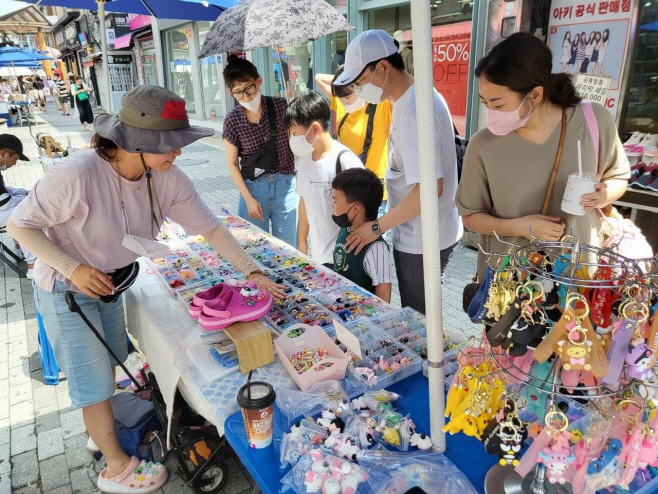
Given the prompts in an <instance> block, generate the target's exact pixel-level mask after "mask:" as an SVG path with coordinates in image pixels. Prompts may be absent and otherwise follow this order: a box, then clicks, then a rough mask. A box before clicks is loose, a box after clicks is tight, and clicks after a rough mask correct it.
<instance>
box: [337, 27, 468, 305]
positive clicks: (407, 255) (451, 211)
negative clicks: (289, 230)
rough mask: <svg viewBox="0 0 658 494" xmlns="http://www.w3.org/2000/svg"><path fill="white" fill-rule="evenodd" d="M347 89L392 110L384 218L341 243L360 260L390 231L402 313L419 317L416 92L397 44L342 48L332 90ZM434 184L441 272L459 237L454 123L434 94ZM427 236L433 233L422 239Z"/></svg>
mask: <svg viewBox="0 0 658 494" xmlns="http://www.w3.org/2000/svg"><path fill="white" fill-rule="evenodd" d="M349 84H352V85H353V86H354V91H355V92H356V94H357V96H358V97H359V98H360V99H362V100H364V101H366V102H368V103H372V104H377V103H379V102H381V101H382V100H383V99H389V100H390V101H391V102H392V103H393V116H392V121H391V127H390V132H389V142H388V150H389V156H388V159H389V162H388V169H387V172H386V189H387V191H388V198H389V199H388V200H389V208H390V209H389V211H388V213H386V214H385V215H384V216H382V217H381V218H379V220H376V221H371V222H367V223H365V224H363V225H361V226H360V227H359V228H357V229H355V230H354V232H353V233H352V234H351V235H350V236H349V237H348V238H347V242H346V247H347V250H348V251H349V252H357V253H358V252H359V251H360V250H361V248H363V246H365V245H367V244H369V243H370V242H372V241H373V240H374V239H376V238H377V236H378V235H381V234H383V233H384V232H386V231H388V230H393V257H394V259H395V268H396V271H397V275H398V282H399V286H400V298H401V299H402V306H408V307H412V308H414V309H416V310H417V311H419V312H422V313H425V287H424V276H423V255H422V254H423V246H422V227H421V222H420V213H421V210H420V186H419V181H420V178H419V170H418V143H417V139H416V91H415V86H414V78H413V76H412V75H410V74H409V73H408V72H406V71H405V68H404V63H403V61H402V57H401V55H400V54H399V53H398V43H397V41H395V40H394V39H393V38H392V37H391V36H390V35H389V34H388V33H386V32H385V31H382V30H378V29H376V30H371V31H365V32H363V33H361V34H360V35H358V36H357V37H356V38H355V39H354V41H352V42H351V43H350V45H349V46H348V47H347V52H346V53H345V69H344V70H343V73H342V74H341V75H340V76H339V77H338V78H337V79H336V81H334V85H336V86H346V85H349ZM434 134H435V150H434V154H435V156H436V178H437V186H438V196H439V197H438V202H439V225H438V227H439V231H440V232H441V236H440V240H441V269H442V271H444V270H445V268H446V266H447V264H448V261H449V260H450V257H451V256H452V253H453V250H454V248H455V245H456V244H457V242H458V241H459V239H460V238H461V236H462V234H463V227H462V223H461V219H460V218H459V215H458V214H457V208H456V207H455V193H456V191H457V156H456V153H455V135H454V131H453V124H452V118H451V117H450V112H449V110H448V106H447V104H446V102H445V100H444V99H443V97H442V96H441V95H440V94H439V93H438V92H437V91H436V90H434ZM428 234H429V235H432V232H428Z"/></svg>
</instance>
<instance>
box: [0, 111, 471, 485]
mask: <svg viewBox="0 0 658 494" xmlns="http://www.w3.org/2000/svg"><path fill="white" fill-rule="evenodd" d="M36 119H37V122H38V125H36V126H33V134H35V135H36V133H37V132H48V133H49V134H51V135H52V136H53V137H54V138H56V139H57V140H59V141H60V143H62V144H63V145H64V146H66V137H67V136H68V137H70V138H71V142H72V144H73V146H74V147H81V146H84V145H86V144H88V143H89V139H90V137H91V135H92V134H91V133H89V132H83V131H81V130H80V124H79V122H78V119H77V117H65V116H63V115H60V114H59V112H58V111H57V109H56V108H55V106H54V105H52V104H49V105H48V111H47V112H45V113H38V114H37V117H36ZM6 131H8V132H10V133H12V134H15V135H17V136H18V137H20V138H21V140H22V142H23V146H24V148H25V154H26V155H27V156H28V157H29V158H30V159H31V161H30V162H19V164H18V165H17V166H15V167H14V168H12V169H11V170H9V171H7V172H5V181H6V183H7V184H8V185H11V186H15V187H25V188H27V189H29V188H31V187H32V186H33V185H34V183H35V182H36V181H37V180H38V179H39V178H40V177H41V176H42V175H43V173H42V170H41V165H40V164H39V162H38V150H37V146H36V143H35V141H34V140H33V139H32V138H31V137H30V133H29V130H28V127H27V126H25V127H23V128H17V127H12V128H9V129H2V130H1V131H0V132H6ZM177 164H178V165H179V166H180V167H181V168H182V170H183V171H185V173H187V174H188V176H189V177H190V178H191V179H192V181H193V182H194V183H195V185H196V186H197V189H198V190H199V192H200V193H201V195H202V197H203V198H204V199H205V200H206V201H207V202H208V204H210V205H216V206H220V205H221V206H225V207H227V208H229V209H232V210H234V211H235V210H237V201H238V191H237V189H236V188H235V186H234V185H233V182H232V180H231V178H230V175H229V172H228V169H227V165H226V160H225V156H224V152H223V148H222V146H221V141H220V140H219V139H217V138H216V137H215V138H210V139H204V140H203V141H199V142H197V143H195V144H192V145H190V146H188V147H187V148H185V149H184V150H183V152H182V155H181V157H180V158H179V159H178V160H177ZM3 241H4V242H5V243H6V244H8V245H12V244H13V242H12V241H11V239H9V238H8V237H7V236H6V235H5V236H3ZM475 260H476V254H475V253H474V252H473V251H472V250H470V249H468V248H466V247H463V246H461V245H460V246H458V247H457V249H456V252H455V256H454V257H453V260H452V261H451V263H450V264H449V266H448V269H447V271H446V277H445V286H444V301H443V308H444V325H445V327H446V328H447V329H448V330H449V331H451V332H454V333H462V334H463V335H465V336H468V335H470V334H473V333H474V332H475V331H477V328H476V327H475V326H474V325H473V324H471V323H470V322H469V321H468V319H467V318H466V317H465V315H464V314H463V313H462V310H461V290H462V288H463V286H464V285H465V284H466V283H468V282H470V278H471V276H472V274H473V272H474V270H475V265H476V262H475ZM391 262H392V260H391ZM0 273H1V274H2V280H0V494H7V493H10V492H15V493H18V494H28V493H29V494H32V493H42V492H43V493H46V492H48V493H53V494H54V493H58V494H65V493H79V494H88V493H93V492H95V491H96V487H95V480H96V477H97V475H98V472H99V471H100V469H101V468H102V466H103V465H102V463H96V462H95V461H94V460H93V458H92V457H91V454H90V453H89V452H88V451H87V449H86V443H87V434H86V432H85V427H84V424H83V422H82V414H81V410H74V409H72V408H71V402H70V400H69V397H68V385H67V382H66V380H62V381H61V382H60V384H59V385H57V386H55V387H53V386H47V385H45V384H44V383H43V374H42V371H41V365H40V363H39V357H38V353H37V321H36V318H35V317H36V316H35V309H34V300H33V298H32V285H31V282H30V281H28V280H21V279H19V278H18V277H17V276H16V274H15V273H14V272H13V271H11V270H10V269H8V268H6V267H5V266H4V265H0ZM393 291H394V293H393V303H395V304H397V305H399V292H398V289H397V283H395V284H394V289H393ZM168 466H169V467H170V470H172V471H175V470H176V463H175V461H173V458H172V460H170V461H169V462H168ZM228 467H229V482H228V483H227V485H226V486H225V488H224V490H223V491H224V494H242V493H246V492H250V491H251V489H252V487H253V480H252V479H251V477H250V476H249V474H248V473H247V472H246V470H245V469H244V468H243V467H242V465H240V463H239V461H237V460H236V459H232V460H230V461H229V462H228ZM185 492H193V490H192V489H190V488H187V487H185V485H184V483H183V481H182V480H181V479H180V477H178V476H177V475H175V474H174V475H172V477H171V480H170V481H169V482H168V483H167V485H165V486H164V487H163V488H162V489H161V490H160V491H158V493H159V494H163V493H164V494H169V493H172V494H173V493H176V494H178V493H185Z"/></svg>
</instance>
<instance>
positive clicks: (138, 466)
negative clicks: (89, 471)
mask: <svg viewBox="0 0 658 494" xmlns="http://www.w3.org/2000/svg"><path fill="white" fill-rule="evenodd" d="M168 476H169V474H168V472H167V467H165V466H164V465H163V464H161V463H159V462H158V463H152V462H146V461H144V460H142V461H139V459H138V458H137V457H136V456H133V457H131V458H130V464H129V465H128V468H126V469H125V470H124V471H123V472H122V473H121V474H119V475H117V476H116V477H114V478H108V477H107V468H104V469H103V470H102V471H101V473H100V475H99V476H98V481H97V482H96V485H97V486H98V489H99V490H100V491H101V492H112V493H117V494H148V493H150V492H154V491H157V490H158V489H159V488H160V487H162V486H163V485H164V484H165V482H167V477H168Z"/></svg>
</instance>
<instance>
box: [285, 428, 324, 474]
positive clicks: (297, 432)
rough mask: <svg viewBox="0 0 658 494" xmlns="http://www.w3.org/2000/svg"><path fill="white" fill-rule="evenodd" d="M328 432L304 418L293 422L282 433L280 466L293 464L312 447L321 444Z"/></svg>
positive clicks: (317, 446)
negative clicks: (288, 430)
mask: <svg viewBox="0 0 658 494" xmlns="http://www.w3.org/2000/svg"><path fill="white" fill-rule="evenodd" d="M327 435H328V433H327V430H326V429H325V428H324V427H321V426H319V425H317V424H316V423H315V422H313V421H311V420H308V419H304V420H301V421H300V422H297V423H296V424H294V425H293V426H292V427H291V429H290V432H289V433H287V434H284V435H283V438H282V439H281V444H280V446H279V461H280V462H281V468H285V467H286V466H287V465H288V464H291V465H295V464H296V463H297V462H298V461H299V459H300V458H301V457H302V456H303V455H305V454H306V453H308V452H309V451H311V450H312V449H315V448H319V447H320V446H322V443H323V442H324V440H325V438H326V437H327Z"/></svg>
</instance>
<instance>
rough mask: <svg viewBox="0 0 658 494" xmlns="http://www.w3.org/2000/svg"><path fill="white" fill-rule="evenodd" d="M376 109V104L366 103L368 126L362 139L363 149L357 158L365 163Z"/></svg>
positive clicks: (370, 142)
mask: <svg viewBox="0 0 658 494" xmlns="http://www.w3.org/2000/svg"><path fill="white" fill-rule="evenodd" d="M376 111H377V105H373V104H371V103H368V106H367V107H366V113H367V114H368V126H367V127H366V138H365V140H364V141H363V151H362V152H361V154H360V155H359V159H360V160H361V162H362V163H363V164H364V165H365V164H366V159H368V151H369V150H370V145H371V144H372V131H373V127H374V126H375V112H376Z"/></svg>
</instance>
